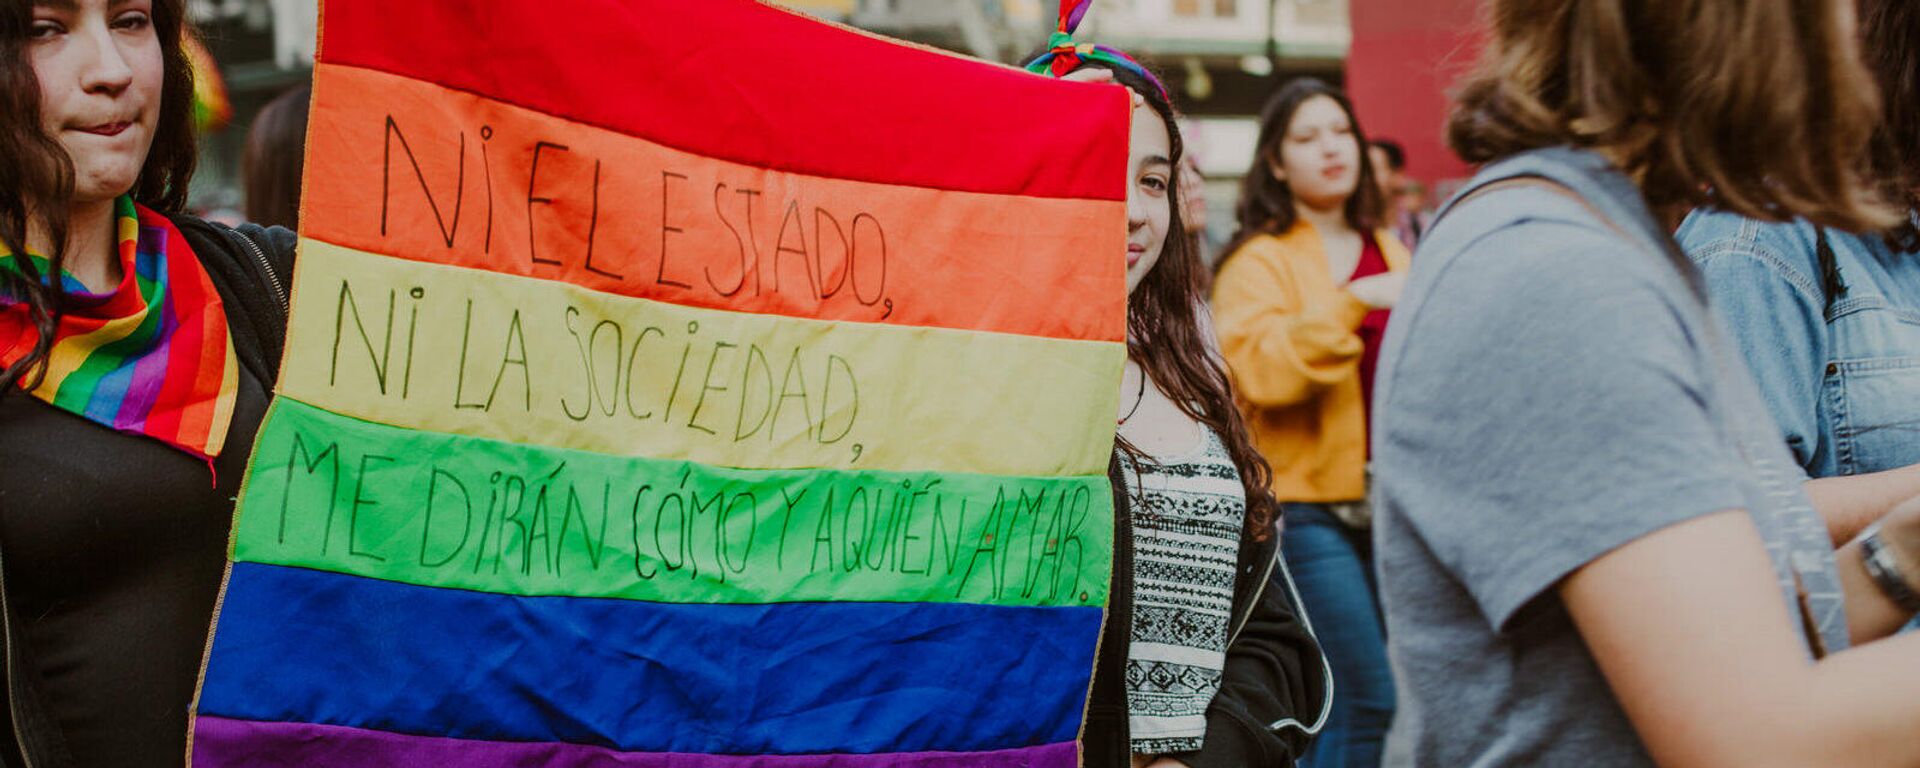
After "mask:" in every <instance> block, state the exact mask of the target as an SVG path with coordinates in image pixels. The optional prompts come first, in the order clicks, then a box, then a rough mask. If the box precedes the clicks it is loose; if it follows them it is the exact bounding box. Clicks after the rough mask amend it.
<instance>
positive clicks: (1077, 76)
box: [1060, 67, 1147, 107]
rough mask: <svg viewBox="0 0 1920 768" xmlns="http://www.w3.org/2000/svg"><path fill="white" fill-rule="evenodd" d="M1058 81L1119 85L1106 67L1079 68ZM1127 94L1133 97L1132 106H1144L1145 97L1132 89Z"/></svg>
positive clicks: (1111, 71)
mask: <svg viewBox="0 0 1920 768" xmlns="http://www.w3.org/2000/svg"><path fill="white" fill-rule="evenodd" d="M1060 79H1062V80H1072V81H1074V82H1076V83H1112V84H1114V85H1119V81H1117V80H1114V79H1113V70H1111V69H1107V68H1106V67H1081V68H1080V69H1076V70H1074V71H1072V72H1068V73H1066V74H1064V75H1061V76H1060ZM1127 94H1128V95H1130V96H1132V97H1133V105H1134V106H1136V107H1141V106H1146V103H1147V97H1145V96H1142V95H1140V94H1139V93H1136V92H1134V90H1133V89H1132V88H1128V89H1127Z"/></svg>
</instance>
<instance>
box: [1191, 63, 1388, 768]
mask: <svg viewBox="0 0 1920 768" xmlns="http://www.w3.org/2000/svg"><path fill="white" fill-rule="evenodd" d="M1366 145H1367V142H1366V138H1365V136H1364V135H1363V134H1362V133H1361V131H1360V126H1359V123H1358V122H1357V121H1356V120H1355V119H1354V116H1353V109H1352V106H1351V105H1350V104H1349V103H1348V102H1347V99H1346V97H1345V96H1344V95H1343V94H1341V93H1340V92H1339V91H1338V90H1336V89H1334V88H1333V87H1332V86H1329V85H1327V84H1326V83H1323V82H1320V81H1318V80H1312V79H1302V80H1296V81H1294V82H1292V83H1289V84H1288V85H1287V86H1286V87H1284V88H1282V89H1281V90H1280V91H1279V92H1278V93H1276V94H1274V96H1273V99H1272V100H1271V101H1269V102H1268V104H1267V108H1266V110H1265V113H1264V114H1263V115H1262V118H1261V127H1260V140H1259V144H1258V145H1257V147H1258V148H1257V150H1256V151H1257V154H1256V156H1255V158H1254V163H1253V168H1252V169H1251V170H1249V171H1248V172H1247V177H1246V181H1245V182H1244V183H1243V184H1242V186H1241V192H1240V207H1239V212H1238V214H1239V225H1240V226H1239V232H1238V233H1237V234H1236V235H1235V237H1234V243H1235V245H1234V246H1233V248H1232V249H1230V252H1229V254H1228V256H1227V258H1226V259H1224V260H1223V261H1222V263H1221V266H1220V272H1219V275H1218V276H1217V277H1216V279H1215V283H1214V312H1215V317H1216V322H1217V327H1218V330H1219V335H1220V346H1221V351H1222V352H1223V353H1224V354H1225V356H1226V360H1227V366H1228V368H1229V369H1230V370H1231V371H1232V374H1233V378H1234V384H1235V388H1236V390H1237V391H1238V392H1239V393H1240V396H1241V398H1242V399H1243V400H1244V401H1245V402H1244V403H1243V405H1244V407H1245V408H1246V413H1247V418H1248V422H1249V424H1250V426H1251V427H1252V431H1253V438H1254V443H1255V445H1256V446H1257V447H1258V448H1259V449H1260V452H1261V453H1263V454H1265V455H1266V458H1267V461H1268V462H1270V463H1272V465H1273V491H1274V495H1275V496H1276V497H1277V498H1278V499H1279V500H1280V501H1281V502H1282V503H1283V504H1282V509H1283V513H1282V515H1283V518H1284V521H1285V527H1286V534H1285V535H1284V536H1283V537H1282V538H1281V550H1282V554H1283V555H1284V556H1285V558H1286V559H1287V563H1288V565H1289V566H1290V567H1291V568H1292V570H1293V572H1294V573H1295V575H1296V576H1297V578H1298V581H1299V587H1300V593H1301V598H1302V600H1303V601H1304V602H1305V603H1306V605H1305V606H1304V607H1305V609H1306V613H1307V614H1308V615H1310V616H1311V617H1312V618H1313V619H1314V620H1315V621H1314V623H1315V624H1316V625H1317V626H1316V629H1317V630H1319V632H1320V637H1321V642H1322V643H1323V644H1324V645H1325V650H1326V655H1327V658H1328V660H1329V662H1330V663H1331V665H1332V667H1333V675H1334V689H1335V691H1336V693H1335V696H1334V707H1333V711H1332V713H1331V716H1330V718H1329V720H1328V722H1327V726H1326V729H1325V730H1324V731H1322V733H1321V735H1320V738H1319V740H1318V741H1317V742H1316V743H1315V745H1314V746H1313V748H1312V751H1311V752H1310V753H1309V754H1308V756H1307V758H1306V759H1305V760H1303V761H1302V763H1301V764H1302V765H1306V766H1311V767H1312V768H1347V767H1349V766H1353V767H1356V768H1357V767H1361V766H1364V768H1376V767H1377V766H1378V765H1379V764H1380V750H1381V745H1382V743H1383V742H1384V739H1385V736H1386V731H1387V726H1388V725H1389V723H1390V722H1391V720H1392V717H1393V678H1392V673H1391V672H1390V671H1389V669H1388V667H1387V658H1386V643H1385V637H1384V631H1383V629H1382V625H1381V621H1380V609H1379V603H1378V600H1377V598H1376V597H1375V591H1374V585H1373V573H1372V553H1371V548H1370V546H1369V545H1368V538H1367V531H1366V524H1367V521H1366V518H1367V515H1366V506H1365V502H1366V496H1367V470H1366V468H1367V403H1368V397H1369V395H1370V394H1371V391H1372V378H1373V360H1374V357H1375V355H1376V354H1377V351H1378V344H1379V341H1380V337H1381V334H1382V332H1383V331H1384V330H1385V328H1386V322H1387V313H1388V311H1389V310H1391V309H1392V308H1393V303H1394V300H1395V299H1397V298H1398V297H1399V294H1400V288H1401V286H1402V284H1403V282H1404V275H1403V270H1404V269H1405V268H1406V262H1407V253H1406V249H1405V248H1404V247H1403V246H1401V245H1400V242H1399V240H1397V239H1396V238H1394V237H1393V236H1392V235H1391V234H1389V233H1387V232H1385V231H1384V230H1378V229H1376V225H1377V224H1378V222H1379V219H1380V210H1381V201H1380V198H1379V193H1378V191H1377V188H1376V187H1375V185H1374V181H1373V178H1372V172H1371V170H1370V169H1369V167H1368V164H1367V162H1366V157H1367V154H1366Z"/></svg>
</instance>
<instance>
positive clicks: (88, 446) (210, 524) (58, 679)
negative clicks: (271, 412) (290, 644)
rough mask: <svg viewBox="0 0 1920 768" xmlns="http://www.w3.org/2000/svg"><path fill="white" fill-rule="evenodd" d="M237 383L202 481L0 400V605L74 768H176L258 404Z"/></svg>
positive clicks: (148, 441) (65, 416) (165, 453)
mask: <svg viewBox="0 0 1920 768" xmlns="http://www.w3.org/2000/svg"><path fill="white" fill-rule="evenodd" d="M239 382H240V392H239V398H238V401H237V402H236V403H235V405H234V412H233V425H232V427H231V428H230V429H229V430H228V432H227V446H228V447H227V449H225V450H223V451H222V452H221V454H220V456H219V457H217V458H216V459H215V461H214V470H213V471H210V470H209V468H208V466H207V465H206V464H205V463H204V462H202V461H201V460H200V459H199V458H197V457H195V456H193V455H191V454H188V453H187V452H185V451H182V450H179V449H177V448H174V447H172V446H169V445H167V444H166V443H163V442H160V441H159V440H155V439H152V438H148V437H141V436H135V435H127V434H123V433H120V432H116V431H114V430H112V429H110V428H108V427H105V426H102V425H100V424H97V423H94V422H92V421H89V420H87V419H85V418H83V417H80V416H77V415H74V414H72V413H68V412H66V411H63V410H60V409H58V408H55V407H53V406H51V405H48V404H46V403H44V402H41V401H40V400H38V399H36V398H33V397H30V396H27V395H26V394H24V393H8V394H7V396H6V397H5V398H0V543H3V544H0V545H3V546H5V547H6V567H7V582H6V588H7V598H8V599H9V600H11V601H13V609H14V612H15V613H14V615H15V616H17V617H19V619H20V622H21V629H22V637H21V639H22V641H23V650H24V654H23V658H24V659H26V661H27V664H28V668H29V669H32V670H33V671H35V672H37V673H38V680H37V681H36V682H37V684H38V687H39V689H40V694H41V701H42V702H43V703H44V704H45V706H46V710H47V715H48V716H49V718H50V719H51V721H52V722H53V723H54V724H55V725H57V726H58V728H59V730H60V732H61V736H62V740H63V741H65V742H66V745H67V749H68V751H69V752H71V753H72V755H73V758H74V764H75V765H83V766H96V765H98V766H162V765H171V766H177V765H180V764H181V763H182V762H183V759H184V756H185V754H186V739H187V732H186V724H187V717H186V716H187V710H188V707H189V706H190V705H191V704H192V701H193V688H194V681H195V680H196V679H197V677H198V676H199V671H200V658H201V655H202V654H203V652H204V651H205V648H206V642H207V628H208V624H209V620H210V619H211V618H212V616H213V603H214V599H215V597H217V596H218V594H219V591H220V578H221V574H222V573H223V572H224V568H225V562H226V553H227V532H228V528H229V525H230V521H231V520H232V517H233V498H234V496H235V495H236V494H238V492H239V489H240V478H241V475H242V474H243V473H244V472H245V471H246V462H247V451H248V449H249V448H251V447H252V445H253V437H254V432H255V431H256V430H258V428H259V426H260V419H261V416H262V415H264V413H265V411H266V406H267V394H266V390H265V389H263V388H262V387H261V386H260V382H259V381H257V380H256V379H254V377H253V376H252V375H251V374H248V373H246V372H244V371H242V372H241V374H240V377H239ZM216 473H217V476H218V478H219V485H218V486H215V485H214V482H213V480H214V477H215V475H216Z"/></svg>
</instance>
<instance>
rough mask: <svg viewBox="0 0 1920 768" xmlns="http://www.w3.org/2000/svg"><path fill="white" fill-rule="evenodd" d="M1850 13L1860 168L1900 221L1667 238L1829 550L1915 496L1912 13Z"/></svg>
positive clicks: (1882, 3)
mask: <svg viewBox="0 0 1920 768" xmlns="http://www.w3.org/2000/svg"><path fill="white" fill-rule="evenodd" d="M1861 7H1862V9H1863V13H1862V16H1861V24H1860V29H1861V32H1862V34H1863V35H1864V37H1865V43H1866V45H1865V52H1866V54H1867V60H1868V62H1869V63H1870V64H1872V65H1873V67H1874V69H1875V74H1876V75H1877V76H1878V77H1877V79H1878V80H1879V83H1880V100H1881V103H1882V107H1883V109H1884V110H1885V112H1886V117H1885V119H1884V120H1883V121H1882V122H1881V124H1880V128H1879V131H1878V132H1877V133H1876V135H1875V137H1874V141H1873V151H1872V152H1871V153H1870V155H1869V158H1868V159H1869V163H1870V167H1871V168H1872V173H1873V177H1874V178H1873V181H1874V182H1875V183H1876V184H1877V185H1878V186H1879V187H1880V188H1881V191H1882V192H1883V193H1884V194H1885V195H1886V196H1887V198H1888V199H1891V200H1895V201H1898V202H1899V203H1900V205H1901V206H1902V207H1904V208H1905V209H1906V216H1905V219H1906V220H1905V221H1902V222H1900V223H1899V224H1898V225H1896V226H1894V227H1893V228H1891V229H1887V230H1882V231H1878V232H1869V233H1865V234H1855V233H1852V232H1846V231H1843V230H1838V229H1833V228H1831V227H1826V226H1821V225H1818V224H1815V223H1813V222H1811V221H1808V220H1806V219H1797V220H1794V221H1791V222H1778V223H1774V222H1763V221H1757V220H1754V219H1750V218H1746V217H1743V216H1741V215H1739V214H1736V213H1733V212H1730V211H1715V210H1711V209H1702V210H1699V211H1695V212H1694V213H1693V214H1692V215H1691V216H1688V217H1687V220H1686V222H1685V223H1683V224H1682V225H1681V226H1680V231H1679V234H1678V235H1677V237H1678V238H1679V240H1680V244H1681V245H1682V246H1683V247H1685V248H1686V250H1687V252H1688V255H1689V256H1691V257H1692V258H1693V260H1694V262H1695V263H1696V264H1698V265H1699V267H1700V273H1701V275H1702V276H1704V277H1705V278H1706V284H1707V291H1708V292H1709V293H1711V294H1712V295H1713V304H1714V308H1715V309H1716V310H1718V311H1719V312H1720V313H1721V316H1722V317H1724V318H1725V319H1726V321H1727V325H1728V327H1729V328H1730V329H1731V330H1732V332H1733V338H1734V341H1736V342H1738V343H1739V345H1740V350H1741V351H1742V352H1743V353H1745V357H1746V361H1747V367H1748V368H1751V369H1752V370H1753V376H1754V380H1755V381H1756V382H1758V383H1759V384H1760V393H1761V395H1763V396H1764V397H1765V398H1766V400H1767V410H1768V411H1769V412H1771V413H1772V415H1773V420H1774V422H1775V424H1776V425H1777V426H1778V427H1780V430H1781V431H1782V432H1783V433H1784V436H1785V439H1786V443H1787V447H1788V448H1789V449H1790V450H1791V451H1792V452H1793V458H1794V461H1795V462H1796V464H1797V465H1798V466H1799V468H1800V470H1801V471H1802V472H1803V473H1804V474H1805V475H1806V476H1807V477H1809V478H1815V479H1814V480H1812V481H1811V482H1809V483H1807V485H1806V489H1807V495H1808V496H1811V497H1813V500H1814V502H1815V506H1817V507H1819V508H1820V510H1821V512H1822V513H1823V514H1824V515H1825V517H1826V519H1827V527H1828V530H1829V532H1830V533H1831V534H1832V536H1833V540H1834V542H1835V544H1836V545H1837V544H1843V543H1846V542H1847V541H1849V540H1851V539H1852V538H1853V537H1854V535H1855V534H1858V533H1859V532H1860V531H1861V530H1862V529H1864V528H1865V527H1866V526H1867V525H1868V524H1870V523H1872V522H1873V520H1874V519H1875V518H1877V517H1879V516H1880V515H1881V514H1883V513H1884V512H1885V511H1886V509H1887V508H1888V507H1889V506H1891V505H1893V504H1894V503H1897V502H1899V501H1901V500H1903V499H1906V498H1908V497H1911V496H1915V495H1920V466H1917V465H1920V3H1916V2H1913V0H1863V2H1862V3H1861Z"/></svg>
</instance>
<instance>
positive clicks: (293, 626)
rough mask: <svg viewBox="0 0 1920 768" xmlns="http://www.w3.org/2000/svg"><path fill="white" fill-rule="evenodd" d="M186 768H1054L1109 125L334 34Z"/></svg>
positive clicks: (730, 31)
mask: <svg viewBox="0 0 1920 768" xmlns="http://www.w3.org/2000/svg"><path fill="white" fill-rule="evenodd" d="M322 25H323V34H322V40H321V48H320V54H319V57H318V64H317V67H316V70H315V73H314V104H313V109H312V117H311V124H310V127H309V134H308V150H307V168H306V176H305V179H306V190H305V199H304V206H303V208H304V210H303V214H302V219H301V220H302V222H303V226H304V227H305V229H304V230H303V231H302V232H301V252H300V259H299V265H298V269H297V271H296V273H295V276H294V300H293V303H292V310H291V317H290V332H289V339H288V355H287V359H286V361H285V362H284V364H283V368H282V371H281V376H280V382H279V391H278V395H279V396H278V398H277V399H276V400H275V402H274V405H273V407H272V409H271V411H270V412H269V414H268V417H267V421H266V423H265V425H264V426H263V427H262V428H261V432H260V437H259V439H258V443H257V444H256V446H255V451H254V454H253V459H252V464H251V467H250V469H249V473H248V478H247V482H246V484H245V487H244V490H243V491H242V494H241V498H240V505H239V513H238V517H237V520H236V522H235V525H234V538H233V549H232V561H233V562H232V566H231V569H230V572H229V575H228V579H227V583H226V586H225V591H224V594H223V597H222V599H221V603H220V605H221V608H220V612H219V615H218V617H217V619H216V624H215V629H214V634H213V639H212V642H211V643H210V645H209V649H208V654H207V656H208V657H207V664H206V669H205V672H204V677H203V680H202V683H201V686H200V691H199V695H198V697H197V699H196V701H195V717H194V720H193V727H194V731H193V734H192V739H191V742H190V747H189V757H190V759H191V761H192V764H193V765H196V766H204V767H219V766H240V765H247V766H260V765H268V766H275V765H281V766H295V765H297V766H372V765H382V766H385V765H436V766H533V765H538V766H547V767H549V768H572V767H575V766H606V767H610V768H611V767H615V766H636V767H638V766H646V767H658V768H668V767H672V768H734V767H736V766H739V767H744V766H767V767H770V768H774V767H777V768H826V767H829V766H833V767H838V768H869V767H871V768H880V767H882V766H887V767H891V766H926V767H929V768H934V767H938V768H947V767H952V768H959V767H960V766H987V767H989V768H996V767H1004V768H1015V767H1016V766H1021V767H1038V768H1055V767H1060V768H1064V767H1065V766H1073V765H1076V764H1077V763H1078V754H1077V749H1076V746H1075V740H1076V737H1077V735H1078V734H1079V732H1080V729H1081V727H1082V722H1083V717H1084V712H1085V708H1086V706H1087V693H1088V687H1089V682H1090V680H1089V678H1090V675H1091V672H1092V668H1093V657H1094V652H1095V645H1096V642H1097V639H1098V637H1099V634H1100V628H1101V624H1102V621H1103V618H1104V611H1105V606H1106V602H1107V592H1108V584H1109V579H1110V578H1111V574H1112V557H1111V555H1112V546H1113V537H1114V527H1113V522H1114V521H1113V505H1112V497H1111V489H1110V487H1109V486H1108V482H1107V478H1106V467H1107V461H1108V456H1109V453H1110V451H1111V447H1112V444H1113V414H1114V413H1115V412H1116V410H1117V403H1116V399H1117V397H1118V394H1117V382H1118V380H1119V375H1120V368H1121V366H1122V364H1123V362H1124V360H1125V345H1124V337H1125V295H1124V293H1125V292H1124V289H1123V287H1122V286H1123V278H1122V272H1123V262H1122V260H1121V259H1120V258H1119V255H1120V253H1121V252H1122V250H1123V247H1124V240H1125V238H1126V226H1125V224H1124V221H1125V215H1126V214H1125V202H1124V200H1125V194H1124V193H1125V176H1126V142H1127V135H1128V131H1127V126H1128V119H1129V108H1130V107H1129V100H1128V98H1127V97H1126V96H1125V94H1124V93H1123V92H1122V91H1120V89H1118V88H1113V87H1090V86H1084V85H1076V84H1068V83H1060V82H1057V81H1053V80H1048V79H1045V78H1040V77H1035V76H1032V75H1029V74H1026V73H1023V72H1020V71H1017V70H1013V69H1010V68H1005V67H1000V66H996V65H990V64H984V63H981V62H976V61H970V60H967V59H963V58H959V57H955V56H951V55H947V54H943V53H939V52H934V51H929V50H924V49H919V48H915V47H912V46H909V45H905V44H901V43H897V42H894V41H890V40H886V39H882V38H878V37H874V36H871V35H867V34H864V33H861V32H858V31H854V30H849V29H845V28H841V27H836V26H832V25H829V24H826V23H822V22H819V21H815V20H812V19H809V18H807V17H805V16H802V15H798V14H796V13H794V12H792V11H788V10H783V9H781V8H779V7H777V6H774V5H770V4H763V3H759V2H753V1H752V0H701V1H700V2H687V1H686V0H539V1H537V2H536V1H535V0H501V2H495V3H487V4H484V5H483V6H476V5H472V4H464V3H445V2H402V3H394V2H387V1H386V0H328V1H327V2H326V3H325V4H324V7H323V9H322Z"/></svg>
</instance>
